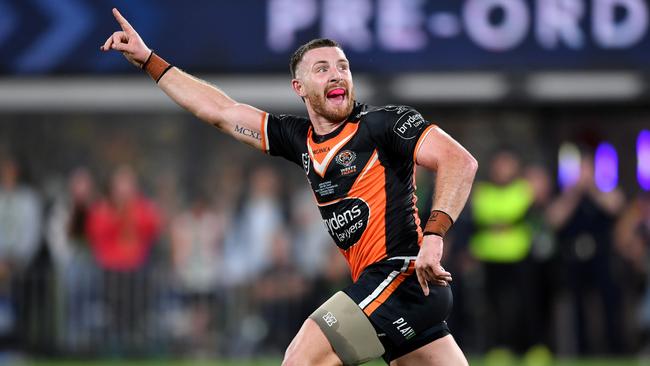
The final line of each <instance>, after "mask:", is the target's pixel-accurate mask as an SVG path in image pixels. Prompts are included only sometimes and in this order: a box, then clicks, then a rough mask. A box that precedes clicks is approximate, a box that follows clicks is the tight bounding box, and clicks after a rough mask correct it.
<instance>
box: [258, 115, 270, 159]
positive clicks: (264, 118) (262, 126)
mask: <svg viewBox="0 0 650 366" xmlns="http://www.w3.org/2000/svg"><path fill="white" fill-rule="evenodd" d="M267 123H269V114H268V113H266V112H262V120H261V121H260V136H262V142H261V146H260V148H261V149H262V151H263V152H264V153H265V154H268V152H269V147H268V146H266V142H267V141H268V138H267V137H266V125H267Z"/></svg>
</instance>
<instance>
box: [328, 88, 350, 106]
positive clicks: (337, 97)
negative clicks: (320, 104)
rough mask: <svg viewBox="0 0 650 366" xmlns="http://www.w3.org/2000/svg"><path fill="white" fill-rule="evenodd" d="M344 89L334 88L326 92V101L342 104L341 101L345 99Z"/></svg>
mask: <svg viewBox="0 0 650 366" xmlns="http://www.w3.org/2000/svg"><path fill="white" fill-rule="evenodd" d="M345 94H346V93H345V89H343V88H334V89H332V90H330V91H329V92H327V99H329V100H330V101H332V102H334V103H336V104H340V103H343V100H344V99H345Z"/></svg>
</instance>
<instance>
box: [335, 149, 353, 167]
mask: <svg viewBox="0 0 650 366" xmlns="http://www.w3.org/2000/svg"><path fill="white" fill-rule="evenodd" d="M356 158H357V154H356V153H355V152H354V151H350V150H343V151H341V152H340V153H339V154H338V155H336V162H337V163H339V164H340V165H343V166H350V165H352V163H354V161H355V160H356Z"/></svg>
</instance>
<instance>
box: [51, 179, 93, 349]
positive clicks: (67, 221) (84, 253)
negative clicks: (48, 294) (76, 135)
mask: <svg viewBox="0 0 650 366" xmlns="http://www.w3.org/2000/svg"><path fill="white" fill-rule="evenodd" d="M95 200H96V191H95V181H94V179H93V177H92V175H91V173H90V171H89V170H88V169H87V168H85V167H80V168H77V169H75V170H74V171H73V172H72V174H71V175H70V179H69V182H68V190H67V192H65V193H64V194H63V195H62V196H61V197H58V199H56V201H55V202H54V204H53V206H52V208H51V210H50V216H49V219H48V222H47V232H46V236H47V241H46V242H47V244H48V246H49V250H50V253H51V255H52V259H53V263H54V270H55V273H56V276H57V281H58V285H59V288H60V290H59V292H60V293H62V294H63V296H62V299H61V300H62V301H63V304H62V308H63V309H65V311H64V317H63V318H64V319H63V322H64V323H63V325H64V326H63V328H62V331H63V336H64V337H65V341H66V342H65V344H66V346H67V347H69V348H71V349H72V350H79V348H81V347H82V346H83V345H84V344H85V343H84V342H88V341H90V335H91V334H92V331H93V326H97V323H98V322H99V319H98V315H97V310H98V309H99V307H98V305H97V300H98V299H97V293H96V289H97V281H98V273H97V266H96V265H95V262H94V260H93V257H92V253H91V250H90V243H89V241H88V235H87V232H86V221H87V219H88V215H89V212H90V208H91V207H92V205H93V204H94V203H95Z"/></svg>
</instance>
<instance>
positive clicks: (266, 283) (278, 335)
mask: <svg viewBox="0 0 650 366" xmlns="http://www.w3.org/2000/svg"><path fill="white" fill-rule="evenodd" d="M270 246H271V247H270V248H269V252H268V254H269V259H270V260H269V262H268V263H267V264H266V268H264V269H263V271H262V273H261V276H260V277H259V280H257V281H256V282H255V285H254V294H255V299H256V303H257V304H258V306H259V309H260V313H261V316H262V318H263V319H264V322H265V324H266V327H265V328H266V329H267V332H266V337H265V338H264V339H263V340H262V342H263V343H262V348H263V350H264V352H265V353H271V354H276V355H278V354H282V352H283V351H284V350H285V349H286V347H287V344H289V343H290V342H291V338H292V337H293V335H294V334H295V333H296V332H297V331H298V329H300V325H301V324H302V321H303V318H304V312H305V311H304V309H303V305H304V298H303V296H304V294H305V293H307V291H309V284H308V282H307V281H306V279H305V277H304V276H303V275H302V274H301V273H300V272H299V270H298V267H297V266H296V265H295V264H294V261H293V258H292V256H291V244H290V241H289V237H288V232H287V231H286V229H284V227H280V229H279V230H278V231H277V232H275V233H273V234H272V235H271V238H270ZM311 310H312V311H313V309H311Z"/></svg>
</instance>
